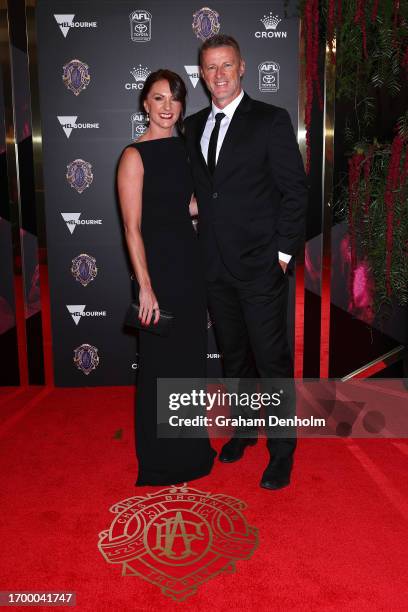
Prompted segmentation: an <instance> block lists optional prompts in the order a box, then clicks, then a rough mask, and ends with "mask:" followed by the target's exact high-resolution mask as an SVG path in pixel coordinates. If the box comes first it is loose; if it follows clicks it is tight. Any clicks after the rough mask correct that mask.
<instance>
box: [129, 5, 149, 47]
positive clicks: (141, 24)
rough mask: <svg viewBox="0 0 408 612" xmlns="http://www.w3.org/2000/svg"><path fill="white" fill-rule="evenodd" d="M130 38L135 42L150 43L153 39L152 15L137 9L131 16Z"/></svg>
mask: <svg viewBox="0 0 408 612" xmlns="http://www.w3.org/2000/svg"><path fill="white" fill-rule="evenodd" d="M129 19H130V38H131V39H132V40H133V42H149V40H150V39H151V37H152V15H151V13H149V11H145V10H144V9H136V11H133V13H130V15H129Z"/></svg>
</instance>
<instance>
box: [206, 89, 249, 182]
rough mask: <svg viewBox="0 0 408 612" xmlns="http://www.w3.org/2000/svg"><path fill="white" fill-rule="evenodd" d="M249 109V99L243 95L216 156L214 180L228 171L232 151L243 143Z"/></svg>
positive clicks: (231, 160) (231, 159) (232, 157)
mask: <svg viewBox="0 0 408 612" xmlns="http://www.w3.org/2000/svg"><path fill="white" fill-rule="evenodd" d="M250 109H251V98H250V97H249V96H248V95H247V94H246V93H245V94H244V96H243V98H242V100H241V102H240V103H239V104H238V106H237V108H236V110H235V112H234V115H233V117H232V119H231V122H230V124H229V126H228V130H227V133H226V134H225V138H224V140H223V143H222V146H221V149H220V152H219V154H218V160H217V165H216V167H215V171H214V180H215V179H217V180H219V179H220V178H221V177H222V175H223V173H224V171H225V170H226V169H228V163H229V162H233V161H234V149H235V147H236V146H237V145H238V143H240V142H243V141H244V142H245V135H244V131H245V127H246V125H247V122H246V119H247V118H246V113H247V112H249V110H250Z"/></svg>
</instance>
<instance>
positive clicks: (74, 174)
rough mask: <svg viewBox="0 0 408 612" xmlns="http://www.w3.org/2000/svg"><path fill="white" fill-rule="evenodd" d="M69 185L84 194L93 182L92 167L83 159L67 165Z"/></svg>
mask: <svg viewBox="0 0 408 612" xmlns="http://www.w3.org/2000/svg"><path fill="white" fill-rule="evenodd" d="M65 176H66V177H67V181H68V183H69V184H70V185H71V187H73V188H74V189H75V191H77V192H78V193H82V192H83V191H85V189H86V188H87V187H89V185H90V184H91V183H92V181H93V174H92V166H91V164H90V163H89V162H87V161H85V160H83V159H74V161H72V162H71V163H70V164H68V165H67V173H66V175H65Z"/></svg>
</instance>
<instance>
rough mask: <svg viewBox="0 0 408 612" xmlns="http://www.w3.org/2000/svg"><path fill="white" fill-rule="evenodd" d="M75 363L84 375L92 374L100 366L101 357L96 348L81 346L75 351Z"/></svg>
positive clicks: (88, 345) (86, 345)
mask: <svg viewBox="0 0 408 612" xmlns="http://www.w3.org/2000/svg"><path fill="white" fill-rule="evenodd" d="M74 363H75V365H76V367H77V368H78V369H79V370H81V371H82V372H83V373H84V374H86V375H88V374H90V373H91V372H92V370H95V368H96V367H97V366H98V365H99V355H98V349H97V348H96V346H92V344H81V345H80V346H78V347H77V348H76V349H74Z"/></svg>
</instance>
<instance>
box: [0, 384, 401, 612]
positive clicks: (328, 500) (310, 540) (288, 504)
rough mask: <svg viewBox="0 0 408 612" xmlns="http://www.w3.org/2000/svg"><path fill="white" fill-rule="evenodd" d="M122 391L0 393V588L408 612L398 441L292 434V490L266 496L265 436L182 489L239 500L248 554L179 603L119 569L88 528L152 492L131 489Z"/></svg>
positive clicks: (122, 606)
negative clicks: (254, 538)
mask: <svg viewBox="0 0 408 612" xmlns="http://www.w3.org/2000/svg"><path fill="white" fill-rule="evenodd" d="M133 393H134V391H133V389H131V388H128V387H125V388H115V387H104V388H99V389H92V388H83V389H71V388H68V389H53V388H45V389H42V388H41V389H39V388H28V387H25V388H22V389H17V390H16V389H15V388H13V389H12V388H3V389H2V390H1V391H0V409H1V425H0V440H1V464H2V475H1V492H2V521H1V523H2V533H1V549H0V550H1V553H0V555H1V575H2V578H1V584H0V587H1V588H0V590H13V589H14V590H26V591H33V590H34V591H35V590H42V591H44V590H51V591H55V590H58V591H62V590H64V589H65V590H71V591H75V592H76V593H77V609H78V610H81V611H82V610H90V611H91V610H92V611H94V610H97V611H99V610H117V611H118V612H119V611H121V612H123V611H127V610H166V611H167V610H169V611H172V610H180V609H184V608H185V607H186V606H189V607H190V606H193V608H194V609H195V610H206V611H207V610H208V611H213V610H217V611H224V610H225V611H227V610H228V611H229V610H244V609H251V608H255V609H257V610H259V611H260V610H262V611H263V610H265V611H266V610H284V611H286V610H296V611H298V610H310V611H312V610H350V611H351V610H370V611H373V610H406V609H407V601H408V588H407V582H406V569H407V566H408V554H407V549H408V537H407V536H408V529H407V520H408V496H407V479H406V470H407V463H408V442H407V441H390V440H388V441H387V440H377V441H375V440H372V441H369V440H368V441H362V440H357V441H350V442H347V441H344V440H301V441H300V442H299V446H298V452H297V455H296V464H295V469H294V474H293V482H292V485H291V486H290V487H288V488H287V489H283V490H281V491H277V492H269V491H265V490H263V489H261V488H260V487H259V486H258V481H259V479H260V476H261V473H262V470H263V467H264V465H265V463H266V460H267V452H266V448H265V444H264V441H263V440H262V441H261V443H259V442H258V444H257V445H256V446H255V447H253V448H249V449H247V450H246V455H245V457H244V459H243V460H242V461H240V462H239V463H238V464H235V465H225V464H221V463H220V462H219V461H217V462H216V464H215V469H214V470H213V473H212V474H211V475H210V476H208V477H206V478H203V479H200V480H197V481H194V482H192V483H191V484H190V486H191V487H195V488H197V489H200V490H202V491H210V492H212V493H213V494H216V493H223V494H228V495H231V496H234V497H237V498H239V499H241V500H243V501H244V502H246V504H247V506H248V507H247V509H246V510H244V511H243V514H244V515H245V517H246V519H247V521H248V523H249V524H250V525H253V526H255V527H257V528H258V529H259V547H258V549H257V550H255V552H254V554H253V556H252V557H251V558H250V559H249V560H247V561H239V562H237V568H236V573H233V574H230V573H229V574H220V575H218V576H216V577H215V578H213V579H211V580H210V581H208V582H206V583H205V584H203V585H201V586H200V587H199V589H198V592H197V594H195V595H192V596H191V597H189V598H188V599H187V600H186V601H184V602H174V601H172V600H171V599H169V598H168V597H165V596H164V595H163V594H162V593H161V591H160V589H159V588H157V587H156V586H154V585H152V584H149V583H147V582H145V581H144V580H142V579H140V578H138V577H133V576H122V575H121V570H120V566H119V565H112V564H109V563H107V562H106V561H105V560H104V558H103V557H102V555H101V554H100V552H99V550H98V547H97V543H98V534H99V532H100V531H102V530H103V529H107V528H108V527H109V525H110V523H111V521H112V514H111V513H110V512H109V508H110V506H111V505H112V504H113V503H115V502H117V501H119V500H122V499H124V498H127V497H131V496H133V495H145V494H146V493H148V492H152V491H155V490H157V489H153V488H151V487H143V488H136V487H134V484H133V483H134V480H135V476H136V469H137V466H136V462H135V459H134V447H133ZM220 444H221V441H217V442H216V444H215V446H216V448H217V449H218V448H219V446H220ZM18 609H20V608H18ZM24 609H26V608H24ZM36 609H39V608H36ZM41 609H44V610H49V609H57V608H56V607H55V608H54V607H52V608H50V607H44V608H41ZM58 609H60V608H58Z"/></svg>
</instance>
